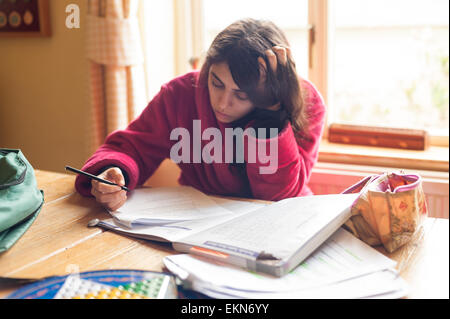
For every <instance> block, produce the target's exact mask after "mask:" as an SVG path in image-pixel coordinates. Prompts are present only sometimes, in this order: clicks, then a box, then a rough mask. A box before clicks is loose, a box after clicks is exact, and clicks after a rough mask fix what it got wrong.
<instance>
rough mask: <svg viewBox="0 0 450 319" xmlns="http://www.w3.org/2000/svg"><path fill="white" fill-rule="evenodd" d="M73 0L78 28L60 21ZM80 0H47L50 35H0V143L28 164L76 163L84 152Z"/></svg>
mask: <svg viewBox="0 0 450 319" xmlns="http://www.w3.org/2000/svg"><path fill="white" fill-rule="evenodd" d="M71 3H73V4H78V5H79V7H80V11H81V28H80V29H68V28H66V26H65V20H66V16H67V14H66V12H65V8H66V6H67V5H68V4H71ZM86 11H87V1H85V0H51V1H50V17H51V28H52V36H51V37H50V38H1V37H0V147H8V148H20V149H22V152H23V153H24V154H25V156H26V157H27V158H28V160H29V161H30V162H31V164H32V165H33V167H35V168H38V169H45V170H52V171H64V166H65V165H71V166H75V167H81V165H82V164H83V163H84V161H85V160H86V159H87V157H88V156H89V155H90V154H88V141H87V138H88V126H89V122H88V118H89V116H88V114H89V96H88V90H89V86H88V62H87V60H86V57H85V45H84V30H85V28H84V27H83V23H84V22H85V20H84V17H85V16H86Z"/></svg>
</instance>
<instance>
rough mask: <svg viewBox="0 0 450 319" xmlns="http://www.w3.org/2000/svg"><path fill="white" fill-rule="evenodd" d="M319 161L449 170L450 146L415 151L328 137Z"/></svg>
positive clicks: (321, 146) (321, 149)
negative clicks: (354, 142)
mask: <svg viewBox="0 0 450 319" xmlns="http://www.w3.org/2000/svg"><path fill="white" fill-rule="evenodd" d="M319 162H327V163H341V164H353V165H369V166H379V167H390V168H398V169H417V170H430V171H441V172H448V171H449V148H448V147H442V146H430V147H429V148H428V149H427V150H425V151H412V150H402V149H394V148H382V147H370V146H360V145H348V144H338V143H330V142H328V140H326V139H324V140H322V142H321V144H320V147H319Z"/></svg>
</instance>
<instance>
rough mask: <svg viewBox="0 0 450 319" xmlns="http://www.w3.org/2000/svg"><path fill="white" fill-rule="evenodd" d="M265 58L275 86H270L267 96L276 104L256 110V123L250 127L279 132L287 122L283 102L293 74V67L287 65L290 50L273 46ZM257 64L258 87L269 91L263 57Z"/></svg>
mask: <svg viewBox="0 0 450 319" xmlns="http://www.w3.org/2000/svg"><path fill="white" fill-rule="evenodd" d="M266 58H267V61H268V64H269V66H270V69H271V73H272V81H274V82H276V84H275V85H273V86H270V90H271V91H272V92H271V93H269V94H270V95H272V96H274V97H275V100H276V101H278V102H277V103H275V104H273V105H271V106H268V107H264V108H260V109H257V110H256V111H255V114H254V116H255V119H256V121H255V122H254V123H253V125H252V126H253V127H254V128H255V129H256V128H260V127H265V128H272V127H273V128H278V130H279V131H281V130H282V129H283V128H284V126H285V125H286V123H287V122H288V120H289V118H288V115H287V112H286V109H285V107H286V105H285V102H284V100H285V97H286V96H288V92H287V91H288V90H289V86H288V85H287V82H288V81H289V78H290V76H292V73H293V72H294V73H295V66H294V65H293V64H292V63H290V64H289V63H288V61H291V62H292V61H293V60H292V53H291V49H290V48H288V47H283V46H279V45H277V46H274V47H272V48H271V49H269V50H267V51H266ZM258 62H259V65H260V74H261V77H260V83H259V86H261V87H265V88H266V90H267V89H269V86H268V85H267V81H268V73H269V71H268V69H267V63H266V60H265V59H264V58H263V57H259V58H258ZM269 76H270V75H269Z"/></svg>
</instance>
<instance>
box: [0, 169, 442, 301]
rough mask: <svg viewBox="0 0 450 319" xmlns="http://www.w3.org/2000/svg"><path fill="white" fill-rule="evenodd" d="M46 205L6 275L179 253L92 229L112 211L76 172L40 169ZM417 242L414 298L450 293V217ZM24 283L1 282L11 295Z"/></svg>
mask: <svg viewBox="0 0 450 319" xmlns="http://www.w3.org/2000/svg"><path fill="white" fill-rule="evenodd" d="M36 178H37V181H38V186H39V188H40V189H43V190H44V194H45V204H44V207H43V208H42V210H41V212H40V214H39V216H38V218H37V219H36V220H35V222H34V223H33V225H32V226H31V227H30V229H29V230H28V231H27V232H26V233H25V234H24V236H23V237H22V238H21V239H20V240H19V241H18V242H17V243H16V244H15V245H14V246H13V247H12V248H11V249H10V250H9V251H7V252H5V253H3V254H1V255H0V276H1V277H12V278H42V277H47V276H53V275H66V274H68V273H71V272H74V271H79V272H84V271H92V270H103V269H143V270H152V271H161V270H162V269H163V262H162V259H163V257H165V256H167V255H170V254H174V253H176V252H175V251H174V250H173V249H172V248H171V246H170V245H169V244H164V243H153V242H149V241H144V240H139V239H135V238H128V237H125V236H121V235H118V234H115V233H113V232H110V231H104V230H102V229H100V228H97V227H95V228H88V227H87V223H88V222H89V221H90V220H91V219H94V218H99V219H102V218H107V217H108V214H107V212H106V211H105V210H104V209H103V208H102V207H101V206H100V205H99V204H98V203H97V202H96V201H95V200H94V199H91V198H85V197H82V196H81V195H79V194H78V193H76V192H75V189H74V186H73V185H74V179H75V177H74V176H73V175H66V174H60V173H53V172H46V171H39V170H37V171H36ZM424 226H425V227H424V231H423V232H422V233H421V236H419V237H418V238H417V240H415V241H414V242H411V243H410V244H408V245H406V246H404V247H403V248H401V249H400V250H398V251H396V252H395V253H393V254H388V253H386V251H385V250H384V249H383V248H377V249H378V250H379V251H380V252H382V253H384V254H386V255H387V256H388V257H390V258H392V259H394V260H396V261H397V262H398V265H397V268H398V270H399V271H400V275H401V276H402V277H403V278H404V279H405V280H406V281H407V282H408V283H409V285H410V294H409V297H410V298H449V280H448V276H449V255H448V251H449V249H448V248H449V247H448V245H449V225H448V220H444V219H435V218H428V219H427V220H426V222H425V225H424ZM18 287H20V286H19V285H14V286H8V287H0V297H5V296H7V295H8V294H9V293H11V292H12V291H13V290H15V289H17V288H18Z"/></svg>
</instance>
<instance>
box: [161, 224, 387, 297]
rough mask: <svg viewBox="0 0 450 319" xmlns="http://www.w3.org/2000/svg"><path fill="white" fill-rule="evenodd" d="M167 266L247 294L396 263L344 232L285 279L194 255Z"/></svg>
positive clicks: (173, 258) (285, 288)
mask: <svg viewBox="0 0 450 319" xmlns="http://www.w3.org/2000/svg"><path fill="white" fill-rule="evenodd" d="M164 264H165V265H166V267H167V268H168V269H169V270H171V271H172V270H173V272H174V273H176V272H177V269H181V270H182V271H184V272H187V273H189V274H190V275H191V276H192V278H193V279H194V281H197V280H198V281H200V282H203V283H209V285H211V287H215V288H217V287H228V288H231V289H233V290H241V291H247V292H266V293H268V292H277V293H279V292H283V291H294V290H295V291H296V290H301V289H306V288H311V287H317V286H321V285H325V284H330V283H333V282H337V281H342V280H344V279H349V278H356V277H358V276H361V275H364V274H369V273H373V272H375V271H379V270H384V269H389V268H392V267H394V266H395V264H396V263H395V262H394V261H393V260H391V259H389V258H387V257H385V256H384V255H383V254H381V253H379V252H378V251H376V250H375V249H373V248H372V247H370V246H368V245H367V244H365V243H363V242H362V241H360V240H359V239H357V238H356V237H354V236H353V235H351V234H350V233H348V232H347V231H345V230H344V229H342V228H340V229H339V230H338V231H337V232H336V233H334V234H333V235H332V236H331V237H330V238H329V239H328V240H327V241H326V242H325V243H324V244H323V245H322V246H321V247H319V248H318V249H317V250H316V251H315V252H314V253H313V254H312V255H310V256H309V257H308V258H307V259H306V260H305V261H304V262H303V263H301V264H300V265H299V266H298V267H297V268H295V269H294V270H293V271H291V272H290V273H289V274H287V275H285V276H284V277H281V278H278V277H273V276H270V275H266V274H260V273H254V272H250V271H248V270H244V269H241V268H238V267H235V266H230V265H227V264H223V263H219V262H216V261H212V260H209V259H204V258H200V257H197V256H192V255H187V254H184V255H173V256H167V257H165V258H164ZM171 268H172V269H171Z"/></svg>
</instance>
